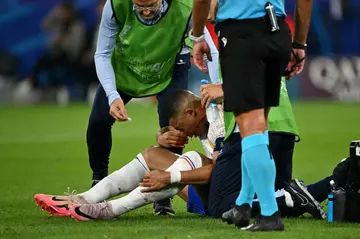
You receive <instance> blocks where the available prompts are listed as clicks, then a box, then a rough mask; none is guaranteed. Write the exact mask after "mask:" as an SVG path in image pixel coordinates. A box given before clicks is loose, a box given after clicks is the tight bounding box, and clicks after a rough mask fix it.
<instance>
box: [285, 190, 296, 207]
mask: <svg viewBox="0 0 360 239" xmlns="http://www.w3.org/2000/svg"><path fill="white" fill-rule="evenodd" d="M284 194H285V203H286V206H288V207H294V201H293V199H292V197H291V195H290V193H288V192H287V191H285V190H284Z"/></svg>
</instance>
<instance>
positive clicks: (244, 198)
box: [236, 154, 255, 207]
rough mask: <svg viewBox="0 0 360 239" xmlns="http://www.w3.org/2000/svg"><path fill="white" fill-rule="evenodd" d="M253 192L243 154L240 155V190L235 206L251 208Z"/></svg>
mask: <svg viewBox="0 0 360 239" xmlns="http://www.w3.org/2000/svg"><path fill="white" fill-rule="evenodd" d="M254 194H255V190H254V187H253V183H252V181H251V178H250V176H249V174H248V171H247V168H246V165H245V160H244V154H242V155H241V190H240V194H239V196H238V198H237V199H236V205H238V206H241V205H243V204H245V203H247V204H249V205H250V207H252V200H253V199H254Z"/></svg>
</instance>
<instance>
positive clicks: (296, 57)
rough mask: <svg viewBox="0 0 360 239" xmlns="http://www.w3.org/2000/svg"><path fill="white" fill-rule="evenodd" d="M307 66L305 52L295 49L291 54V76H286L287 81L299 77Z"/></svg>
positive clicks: (289, 66) (289, 65)
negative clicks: (305, 65)
mask: <svg viewBox="0 0 360 239" xmlns="http://www.w3.org/2000/svg"><path fill="white" fill-rule="evenodd" d="M304 64H305V50H303V49H293V52H292V53H291V58H290V62H289V64H288V67H287V68H288V69H290V74H289V75H288V76H286V79H287V80H290V79H291V78H292V77H293V76H295V75H298V74H300V73H301V72H302V70H303V69H304Z"/></svg>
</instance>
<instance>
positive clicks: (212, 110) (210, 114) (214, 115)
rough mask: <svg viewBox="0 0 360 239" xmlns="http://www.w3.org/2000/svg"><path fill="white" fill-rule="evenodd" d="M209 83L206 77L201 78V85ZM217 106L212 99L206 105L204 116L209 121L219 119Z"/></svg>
mask: <svg viewBox="0 0 360 239" xmlns="http://www.w3.org/2000/svg"><path fill="white" fill-rule="evenodd" d="M206 84H209V81H208V80H206V79H203V80H201V85H206ZM219 117H220V116H219V108H218V106H217V104H216V102H215V100H212V101H211V102H210V104H209V105H208V107H207V108H206V118H207V120H208V122H209V123H212V122H215V121H216V120H218V119H219Z"/></svg>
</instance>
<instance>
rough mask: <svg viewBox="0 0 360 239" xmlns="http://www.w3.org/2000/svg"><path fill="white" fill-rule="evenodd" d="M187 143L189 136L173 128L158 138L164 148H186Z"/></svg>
mask: <svg viewBox="0 0 360 239" xmlns="http://www.w3.org/2000/svg"><path fill="white" fill-rule="evenodd" d="M187 143H188V137H187V135H186V134H185V133H184V132H183V131H180V130H177V129H175V128H174V127H172V126H169V131H167V132H165V133H163V134H161V135H160V136H159V137H158V144H159V145H160V146H162V147H164V148H173V147H174V148H185V144H187Z"/></svg>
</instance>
